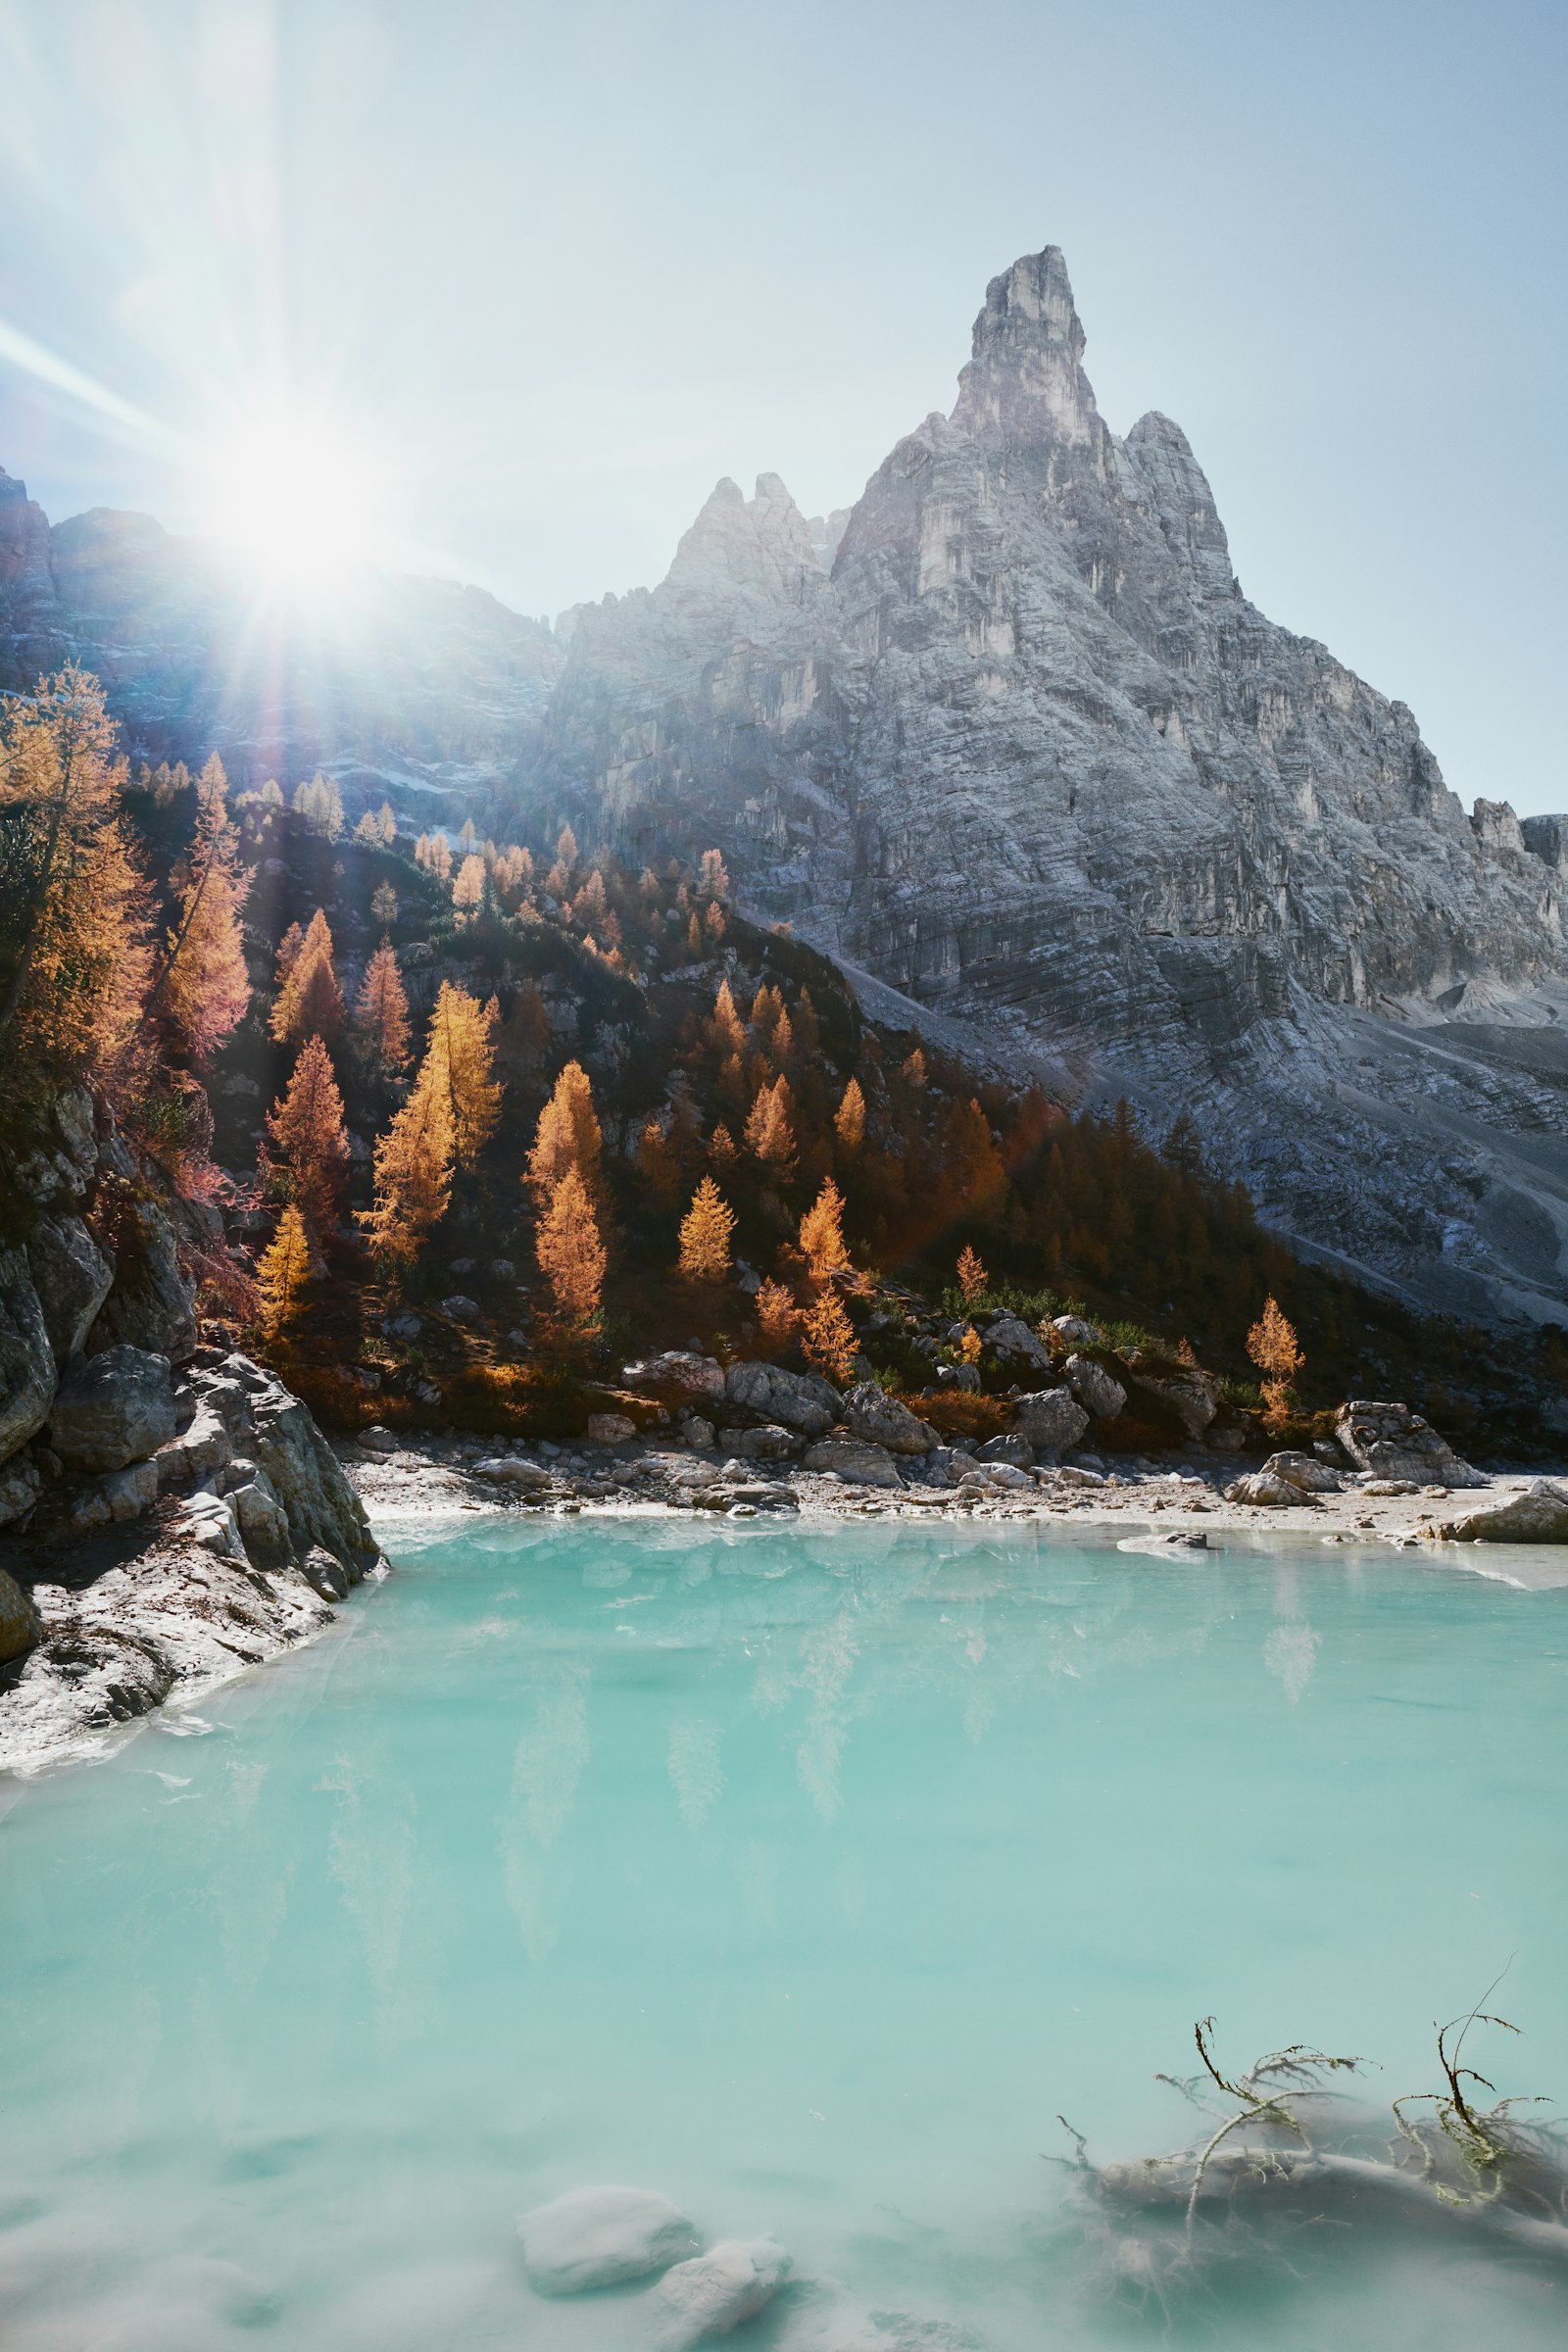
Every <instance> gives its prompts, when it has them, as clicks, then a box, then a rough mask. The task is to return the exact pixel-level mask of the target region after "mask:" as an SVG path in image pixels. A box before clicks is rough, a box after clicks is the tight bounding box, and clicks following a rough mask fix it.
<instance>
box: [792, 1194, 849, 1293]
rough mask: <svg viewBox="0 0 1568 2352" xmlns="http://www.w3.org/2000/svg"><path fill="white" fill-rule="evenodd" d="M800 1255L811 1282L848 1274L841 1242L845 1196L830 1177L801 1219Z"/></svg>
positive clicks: (846, 1251) (845, 1250)
mask: <svg viewBox="0 0 1568 2352" xmlns="http://www.w3.org/2000/svg"><path fill="white" fill-rule="evenodd" d="M801 1255H802V1256H803V1257H804V1258H805V1260H806V1262H807V1265H808V1266H809V1269H810V1273H811V1279H812V1281H813V1282H826V1281H827V1280H828V1279H829V1277H830V1276H831V1275H834V1274H841V1273H844V1272H846V1271H847V1270H848V1267H849V1264H850V1251H849V1245H848V1244H847V1242H846V1241H845V1239H844V1195H843V1194H842V1193H841V1192H840V1191H839V1188H838V1186H837V1185H836V1184H835V1183H834V1181H833V1179H832V1177H831V1176H829V1177H826V1178H824V1180H823V1184H822V1189H821V1191H820V1192H819V1193H818V1194H817V1196H816V1199H815V1200H814V1201H812V1203H811V1205H810V1207H809V1209H808V1210H807V1212H806V1214H805V1216H804V1217H803V1218H802V1219H801Z"/></svg>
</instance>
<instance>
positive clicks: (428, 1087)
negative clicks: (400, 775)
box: [356, 1064, 453, 1271]
mask: <svg viewBox="0 0 1568 2352" xmlns="http://www.w3.org/2000/svg"><path fill="white" fill-rule="evenodd" d="M452 1164H453V1142H452V1105H451V1101H450V1098H449V1095H448V1092H447V1089H446V1087H445V1086H444V1085H442V1084H440V1083H439V1081H438V1077H437V1074H436V1073H434V1072H430V1071H429V1070H428V1067H427V1064H426V1066H425V1067H421V1069H420V1072H419V1076H418V1078H417V1080H416V1082H415V1086H414V1091H413V1093H412V1094H411V1095H410V1096H409V1099H408V1101H407V1102H406V1103H404V1104H403V1106H402V1108H401V1109H400V1110H399V1111H398V1112H397V1113H396V1115H395V1117H394V1118H393V1120H392V1123H391V1125H390V1126H389V1127H388V1129H387V1131H386V1133H385V1134H384V1135H383V1136H381V1137H380V1138H379V1140H378V1141H377V1143H376V1147H375V1185H374V1194H373V1198H372V1201H371V1204H370V1206H369V1207H368V1208H362V1209H360V1210H358V1211H357V1212H356V1214H357V1216H358V1219H359V1222H360V1223H361V1224H362V1225H363V1226H364V1227H365V1232H366V1239H367V1241H368V1244H369V1247H370V1250H371V1252H372V1254H373V1255H374V1256H375V1258H376V1259H377V1260H378V1261H379V1262H380V1263H381V1264H382V1265H384V1266H386V1267H388V1268H390V1269H392V1270H394V1271H395V1270H396V1269H398V1268H400V1267H404V1266H411V1265H413V1264H414V1263H415V1261H416V1259H417V1257H418V1255H419V1253H420V1251H421V1250H423V1248H424V1245H425V1243H426V1242H427V1241H428V1239H429V1237H430V1234H431V1232H432V1230H433V1228H434V1227H435V1226H437V1225H439V1223H440V1222H441V1219H442V1218H443V1217H444V1216H445V1215H446V1213H447V1210H448V1208H449V1207H450V1205H451V1202H452Z"/></svg>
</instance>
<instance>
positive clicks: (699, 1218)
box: [680, 1176, 735, 1282]
mask: <svg viewBox="0 0 1568 2352" xmlns="http://www.w3.org/2000/svg"><path fill="white" fill-rule="evenodd" d="M734 1236H735V1211H734V1210H733V1209H732V1208H731V1207H730V1205H729V1202H728V1201H726V1200H725V1198H724V1196H723V1194H722V1193H721V1192H720V1191H719V1189H718V1187H717V1185H716V1184H715V1183H714V1182H713V1179H712V1178H711V1176H705V1177H704V1178H703V1181H702V1183H701V1184H700V1185H699V1186H698V1187H697V1190H696V1192H695V1193H694V1194H693V1195H692V1204H691V1206H690V1208H689V1209H688V1210H687V1211H686V1214H685V1216H684V1217H683V1218H682V1219H681V1226H680V1270H681V1272H682V1274H684V1275H685V1277H686V1279H687V1281H688V1282H722V1281H723V1279H724V1277H725V1275H726V1274H727V1273H728V1272H729V1267H730V1244H731V1242H732V1241H733V1239H734Z"/></svg>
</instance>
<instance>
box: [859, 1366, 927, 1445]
mask: <svg viewBox="0 0 1568 2352" xmlns="http://www.w3.org/2000/svg"><path fill="white" fill-rule="evenodd" d="M842 1409H843V1414H844V1420H845V1422H846V1424H847V1426H848V1427H849V1428H850V1429H852V1430H853V1431H854V1432H855V1435H856V1436H857V1437H858V1438H863V1439H864V1440H865V1442H866V1444H867V1445H868V1446H886V1447H887V1449H888V1451H889V1453H929V1452H930V1450H931V1448H932V1446H934V1445H935V1444H936V1442H937V1433H936V1431H935V1430H934V1429H933V1428H932V1426H931V1424H930V1422H929V1421H922V1420H920V1419H919V1418H918V1417H917V1416H916V1415H915V1414H914V1413H911V1412H910V1410H909V1408H908V1406H907V1404H901V1402H900V1401H899V1399H898V1397H890V1396H889V1395H888V1394H887V1391H886V1390H885V1389H883V1388H880V1387H879V1386H878V1384H877V1383H876V1382H875V1381H874V1380H863V1381H861V1382H860V1383H859V1385H858V1387H856V1388H853V1389H851V1390H850V1391H849V1393H848V1395H847V1396H846V1397H845V1398H844V1404H843V1408H842Z"/></svg>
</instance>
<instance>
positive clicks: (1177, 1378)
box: [1128, 1357, 1220, 1438]
mask: <svg viewBox="0 0 1568 2352" xmlns="http://www.w3.org/2000/svg"><path fill="white" fill-rule="evenodd" d="M1128 1360H1129V1362H1131V1361H1132V1359H1131V1358H1130V1357H1129V1359H1128ZM1146 1361H1147V1359H1146ZM1133 1387H1134V1388H1135V1389H1136V1390H1138V1391H1139V1393H1140V1394H1141V1395H1142V1396H1145V1397H1153V1399H1154V1401H1155V1402H1156V1404H1162V1405H1164V1406H1165V1407H1166V1409H1167V1411H1169V1412H1172V1413H1174V1414H1175V1416H1176V1418H1177V1420H1178V1421H1179V1422H1180V1423H1181V1425H1182V1427H1183V1429H1185V1430H1186V1432H1187V1435H1188V1436H1189V1437H1190V1438H1201V1436H1202V1434H1203V1432H1204V1431H1205V1430H1206V1429H1207V1427H1208V1425H1209V1423H1210V1422H1211V1421H1212V1420H1213V1418H1214V1416H1215V1414H1216V1413H1217V1412H1218V1411H1219V1392H1220V1381H1219V1376H1218V1374H1217V1373H1214V1372H1204V1371H1202V1370H1201V1368H1200V1367H1199V1366H1198V1365H1197V1364H1183V1365H1181V1366H1180V1367H1178V1368H1176V1369H1173V1370H1170V1371H1165V1370H1163V1369H1162V1370H1160V1371H1157V1372H1156V1371H1150V1370H1147V1369H1145V1368H1143V1367H1142V1366H1135V1368H1134V1370H1133Z"/></svg>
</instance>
